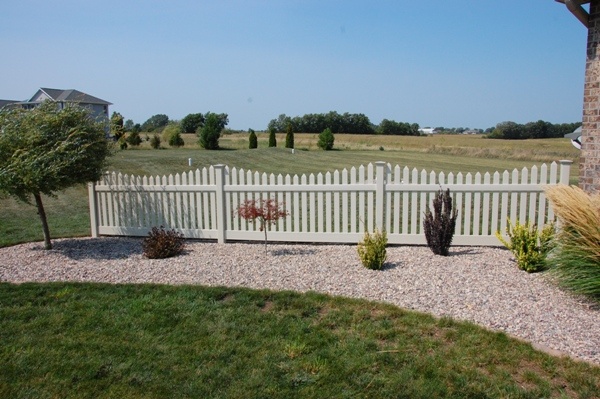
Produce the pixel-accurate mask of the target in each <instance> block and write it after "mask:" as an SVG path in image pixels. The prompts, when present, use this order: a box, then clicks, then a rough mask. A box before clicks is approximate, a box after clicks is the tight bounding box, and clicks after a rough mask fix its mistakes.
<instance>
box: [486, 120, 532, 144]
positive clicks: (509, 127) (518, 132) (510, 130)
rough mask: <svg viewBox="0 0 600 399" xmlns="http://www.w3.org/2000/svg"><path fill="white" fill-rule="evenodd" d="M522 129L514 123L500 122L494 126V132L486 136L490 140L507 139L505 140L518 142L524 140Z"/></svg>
mask: <svg viewBox="0 0 600 399" xmlns="http://www.w3.org/2000/svg"><path fill="white" fill-rule="evenodd" d="M523 131H524V127H523V125H520V124H518V123H515V122H511V121H508V122H501V123H498V124H497V125H496V127H495V128H494V131H493V132H492V133H491V134H489V135H488V137H489V138H492V139H507V140H518V139H523V138H525V136H524V134H523Z"/></svg>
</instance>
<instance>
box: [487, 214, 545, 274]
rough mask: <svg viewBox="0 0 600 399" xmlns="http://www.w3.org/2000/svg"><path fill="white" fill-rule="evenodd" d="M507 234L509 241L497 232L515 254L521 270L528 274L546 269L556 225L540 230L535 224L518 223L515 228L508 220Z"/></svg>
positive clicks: (497, 235) (498, 236)
mask: <svg viewBox="0 0 600 399" xmlns="http://www.w3.org/2000/svg"><path fill="white" fill-rule="evenodd" d="M506 234H507V235H508V237H509V240H506V239H504V237H503V236H502V234H501V233H500V231H497V232H496V237H497V238H498V239H499V240H500V242H501V243H502V244H504V246H505V247H506V248H508V249H509V250H510V251H511V252H512V253H513V255H514V256H515V259H516V261H517V266H518V267H519V269H521V270H525V271H526V272H528V273H533V272H539V271H542V270H545V269H546V257H547V256H548V253H549V252H550V250H551V249H552V246H553V242H554V240H553V238H554V223H551V224H547V225H546V226H544V228H543V229H542V230H539V229H538V227H537V225H535V224H532V225H530V224H529V223H525V224H520V223H519V221H517V222H516V223H515V225H514V226H513V225H512V224H511V222H510V220H508V225H507V226H506Z"/></svg>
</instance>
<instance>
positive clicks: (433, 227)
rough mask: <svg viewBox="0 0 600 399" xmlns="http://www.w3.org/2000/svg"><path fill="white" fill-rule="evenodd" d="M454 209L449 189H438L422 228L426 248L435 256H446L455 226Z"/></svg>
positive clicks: (426, 212) (455, 212)
mask: <svg viewBox="0 0 600 399" xmlns="http://www.w3.org/2000/svg"><path fill="white" fill-rule="evenodd" d="M456 215H457V211H456V209H454V210H452V197H451V196H450V189H447V190H446V191H443V190H442V189H440V190H439V191H438V193H437V195H436V197H435V198H434V199H433V213H431V210H430V209H429V208H428V209H427V210H426V211H425V219H424V220H423V227H424V229H425V238H426V240H427V246H428V247H429V248H430V249H431V251H433V253H434V254H436V255H442V256H448V254H449V248H450V244H452V238H453V237H454V228H455V226H456Z"/></svg>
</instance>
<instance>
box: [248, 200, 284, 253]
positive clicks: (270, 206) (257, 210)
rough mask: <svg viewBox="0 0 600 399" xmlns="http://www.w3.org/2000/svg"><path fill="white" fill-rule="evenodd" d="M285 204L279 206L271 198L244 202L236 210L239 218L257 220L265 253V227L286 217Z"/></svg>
mask: <svg viewBox="0 0 600 399" xmlns="http://www.w3.org/2000/svg"><path fill="white" fill-rule="evenodd" d="M284 207H285V204H280V203H278V202H277V201H275V200H274V199H272V198H269V199H263V198H261V199H258V200H249V199H247V200H245V201H244V202H243V203H242V204H241V205H240V206H239V207H238V208H237V211H236V212H237V214H238V216H239V217H241V218H243V219H246V220H252V221H255V220H258V222H259V224H260V225H259V229H260V231H264V232H265V252H266V251H267V225H269V224H275V223H276V222H277V221H278V220H279V219H281V218H283V217H286V216H287V215H288V212H287V211H286V210H285V209H284Z"/></svg>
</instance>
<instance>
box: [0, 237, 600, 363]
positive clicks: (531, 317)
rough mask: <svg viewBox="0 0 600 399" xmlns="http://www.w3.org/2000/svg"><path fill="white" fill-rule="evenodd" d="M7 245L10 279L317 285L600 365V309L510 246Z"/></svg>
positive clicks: (0, 273) (0, 255)
mask: <svg viewBox="0 0 600 399" xmlns="http://www.w3.org/2000/svg"><path fill="white" fill-rule="evenodd" d="M54 247H55V248H54V249H53V250H51V251H45V250H44V249H43V245H42V244H41V243H29V244H23V245H17V246H13V247H8V248H0V281H2V282H11V283H22V282H47V281H77V282H106V283H134V284H135V283H160V284H201V285H209V286H230V287H249V288H267V289H272V290H293V291H298V292H305V291H316V292H322V293H327V294H331V295H341V296H346V297H355V298H365V299H369V300H376V301H382V302H388V303H392V304H395V305H398V306H400V307H402V308H406V309H413V310H417V311H421V312H427V313H431V314H433V315H436V316H449V317H452V318H455V319H460V320H468V321H471V322H474V323H476V324H478V325H481V326H484V327H487V328H489V329H492V330H498V331H504V332H506V333H508V334H510V335H512V336H516V337H519V338H522V339H524V340H526V341H529V342H531V343H533V344H534V345H535V346H536V347H538V348H540V349H543V350H547V351H550V352H552V353H554V354H559V355H560V354H562V355H569V356H572V357H575V358H578V359H581V360H586V361H590V362H593V363H595V364H600V307H599V306H598V305H596V304H594V303H592V302H589V301H587V300H585V299H583V298H578V297H575V296H572V295H570V294H568V293H566V292H564V291H562V290H560V289H558V288H557V287H556V286H555V285H554V284H552V283H551V282H550V281H549V278H548V276H547V275H545V274H543V273H542V274H528V273H525V272H522V271H520V270H518V269H517V267H516V265H515V261H514V258H513V257H512V255H511V253H510V252H509V251H507V250H505V249H501V248H488V247H452V248H451V254H450V256H449V257H441V256H436V255H433V254H432V252H431V251H430V250H429V248H427V247H413V246H402V247H390V248H388V263H387V264H386V266H385V268H384V270H382V271H372V270H368V269H366V268H364V267H363V266H362V265H361V263H360V261H359V259H358V256H357V254H356V247H355V246H353V245H280V244H271V245H269V254H268V255H266V254H265V249H264V246H263V245H259V244H247V243H229V244H224V245H220V244H215V243H206V242H197V241H190V242H188V243H187V246H186V253H185V254H184V255H182V256H179V257H175V258H170V259H163V260H152V259H146V258H144V257H143V256H142V252H141V239H138V238H97V239H92V238H86V239H62V240H54Z"/></svg>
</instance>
